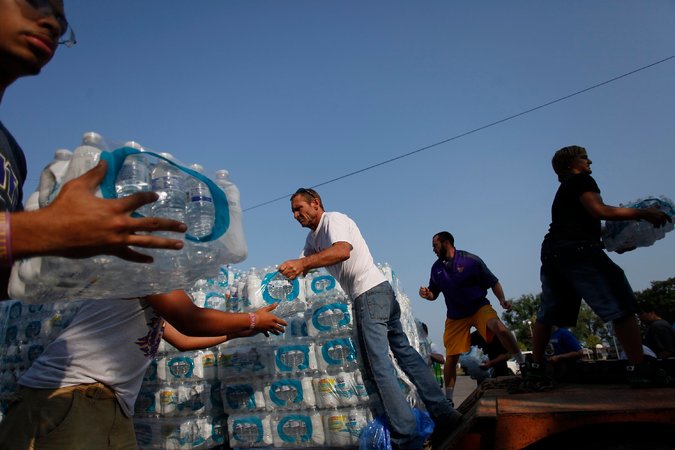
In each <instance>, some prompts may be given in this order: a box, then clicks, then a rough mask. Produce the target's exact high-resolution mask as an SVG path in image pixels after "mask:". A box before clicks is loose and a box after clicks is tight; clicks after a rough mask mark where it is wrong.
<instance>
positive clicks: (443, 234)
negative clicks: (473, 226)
mask: <svg viewBox="0 0 675 450" xmlns="http://www.w3.org/2000/svg"><path fill="white" fill-rule="evenodd" d="M434 237H438V239H439V240H440V241H441V242H448V241H450V245H452V246H453V247H454V246H455V238H454V237H453V236H452V234H450V232H449V231H440V232H438V233H436V234H434Z"/></svg>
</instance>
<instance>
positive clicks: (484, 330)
mask: <svg viewBox="0 0 675 450" xmlns="http://www.w3.org/2000/svg"><path fill="white" fill-rule="evenodd" d="M491 319H499V316H498V315H497V312H496V311H495V310H494V308H492V306H491V305H485V306H483V307H481V308H480V309H479V310H478V311H476V312H475V313H474V314H473V315H472V316H469V317H465V318H463V319H445V332H444V333H443V344H444V345H445V354H446V355H459V354H460V353H465V352H468V351H469V350H470V349H471V327H476V329H477V330H478V332H479V333H480V335H481V336H483V339H485V342H490V341H491V340H492V332H491V331H490V330H488V327H487V323H488V322H489V321H490V320H491Z"/></svg>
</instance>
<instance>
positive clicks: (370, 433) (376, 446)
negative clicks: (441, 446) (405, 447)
mask: <svg viewBox="0 0 675 450" xmlns="http://www.w3.org/2000/svg"><path fill="white" fill-rule="evenodd" d="M412 411H413V414H414V416H415V421H416V422H417V432H416V435H417V436H416V437H415V440H414V441H413V442H412V445H411V447H420V448H421V447H422V446H423V445H424V441H425V440H426V439H427V438H428V437H429V436H431V433H433V432H434V421H433V420H431V416H429V413H427V412H425V411H421V410H419V409H417V408H413V410H412ZM386 420H387V419H386V418H385V417H384V416H377V417H375V419H373V420H372V421H370V422H369V423H368V424H367V425H366V426H365V428H364V429H363V431H362V432H361V437H360V438H359V450H391V436H390V434H389V428H388V427H387V425H386Z"/></svg>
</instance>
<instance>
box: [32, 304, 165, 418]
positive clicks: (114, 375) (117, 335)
mask: <svg viewBox="0 0 675 450" xmlns="http://www.w3.org/2000/svg"><path fill="white" fill-rule="evenodd" d="M161 339H162V318H161V317H160V316H159V315H158V314H157V313H156V312H155V310H154V309H152V307H150V305H149V304H148V303H147V302H145V301H143V300H139V299H134V300H120V299H111V300H87V301H83V302H81V307H80V310H79V311H78V312H77V314H76V315H75V317H74V318H73V320H72V322H71V323H70V325H69V326H68V327H67V328H66V329H65V330H64V331H63V333H61V335H59V337H58V338H56V339H55V340H54V341H53V342H51V343H50V344H49V345H48V346H47V348H46V349H45V351H44V353H42V354H41V355H40V356H39V357H38V359H37V360H35V362H34V363H33V365H32V366H31V367H30V369H28V371H27V372H26V373H25V374H24V375H23V376H22V377H21V378H20V379H19V384H20V385H22V386H27V387H31V388H35V389H56V388H59V387H66V386H74V385H78V384H90V383H96V382H100V383H103V384H105V385H107V386H109V387H111V388H112V389H113V390H114V391H115V394H116V395H117V400H118V401H119V403H120V405H121V406H122V410H123V411H124V412H125V413H126V414H127V415H129V416H132V415H133V411H134V403H135V402H136V397H137V396H138V392H139V391H140V389H141V384H142V382H143V376H144V374H145V371H146V370H147V368H148V366H149V365H150V362H151V361H152V358H153V357H154V355H155V353H156V352H157V348H158V346H159V343H160V341H161Z"/></svg>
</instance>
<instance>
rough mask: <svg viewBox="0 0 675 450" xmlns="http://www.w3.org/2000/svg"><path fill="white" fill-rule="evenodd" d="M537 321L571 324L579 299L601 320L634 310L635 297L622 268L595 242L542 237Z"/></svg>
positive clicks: (573, 324) (577, 308)
mask: <svg viewBox="0 0 675 450" xmlns="http://www.w3.org/2000/svg"><path fill="white" fill-rule="evenodd" d="M540 276H541V291H542V292H541V305H540V307H539V311H538V312H537V321H538V322H540V323H543V324H545V325H558V326H561V327H573V326H575V325H576V323H577V317H578V315H579V307H580V306H581V299H582V298H583V299H584V301H586V303H587V304H588V306H590V307H591V309H592V310H593V311H594V312H595V313H596V314H597V315H598V316H599V317H600V318H601V319H602V320H603V321H605V322H609V321H612V320H616V319H620V318H622V317H626V316H629V315H631V314H635V313H636V312H637V310H638V307H637V300H636V298H635V294H634V293H633V289H632V288H631V287H630V284H629V283H628V280H627V279H626V275H625V274H624V272H623V270H622V269H621V268H620V267H619V266H617V265H616V264H615V263H614V262H613V261H612V260H611V259H610V258H609V256H607V254H606V253H605V251H604V250H603V249H602V247H601V246H600V244H599V243H596V242H585V241H544V243H543V244H542V250H541V273H540Z"/></svg>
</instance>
